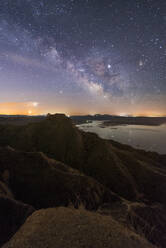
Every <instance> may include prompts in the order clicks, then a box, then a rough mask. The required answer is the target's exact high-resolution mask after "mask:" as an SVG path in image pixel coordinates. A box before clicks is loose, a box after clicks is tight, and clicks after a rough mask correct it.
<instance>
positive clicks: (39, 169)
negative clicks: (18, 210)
mask: <svg viewBox="0 0 166 248" xmlns="http://www.w3.org/2000/svg"><path fill="white" fill-rule="evenodd" d="M4 172H8V178H9V179H8V182H9V187H10V188H11V189H12V192H13V193H14V195H15V197H16V199H18V200H21V201H23V202H25V203H28V204H31V205H33V206H34V207H36V208H47V207H52V206H54V207H55V206H68V205H69V204H73V205H74V206H75V207H78V206H79V205H80V204H83V205H84V206H85V207H86V208H87V209H97V208H98V206H99V205H101V204H103V203H104V202H108V201H109V202H114V201H121V200H120V198H119V197H118V196H116V195H115V194H113V193H111V191H110V190H108V189H107V188H106V187H104V186H103V185H101V184H100V183H98V182H97V181H96V180H94V179H93V178H90V177H88V176H85V175H83V174H81V173H80V172H79V171H77V170H74V169H72V168H71V167H69V166H66V165H64V164H63V163H61V162H57V161H55V160H53V159H49V158H48V157H46V156H45V155H44V154H43V153H39V152H18V151H15V150H14V149H11V148H0V176H1V178H2V179H3V175H4Z"/></svg>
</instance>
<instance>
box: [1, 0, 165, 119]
mask: <svg viewBox="0 0 166 248" xmlns="http://www.w3.org/2000/svg"><path fill="white" fill-rule="evenodd" d="M48 112H50V113H54V112H65V113H66V114H70V115H71V114H95V113H109V114H118V115H119V114H120V115H122V114H133V115H148V116H160V115H166V1H164V0H157V1H156V0H135V1H133V0H126V1H124V0H59V1H58V0H14V1H13V0H0V114H29V115H33V114H45V113H48Z"/></svg>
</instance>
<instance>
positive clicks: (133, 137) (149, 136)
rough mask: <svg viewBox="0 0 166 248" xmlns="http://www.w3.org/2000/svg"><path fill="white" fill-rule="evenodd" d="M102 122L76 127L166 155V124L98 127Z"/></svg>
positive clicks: (105, 137)
mask: <svg viewBox="0 0 166 248" xmlns="http://www.w3.org/2000/svg"><path fill="white" fill-rule="evenodd" d="M101 124H102V121H93V122H92V123H87V124H81V125H78V128H80V129H82V130H84V131H86V132H93V133H96V134H98V135H99V136H100V137H101V138H104V139H112V140H115V141H118V142H121V143H124V144H128V145H131V146H133V147H136V148H140V149H145V150H148V151H156V152H158V153H161V154H166V124H164V125H161V126H141V125H124V126H122V125H119V126H109V127H104V128H102V127H100V125H101Z"/></svg>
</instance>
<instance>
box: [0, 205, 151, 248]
mask: <svg viewBox="0 0 166 248" xmlns="http://www.w3.org/2000/svg"><path fill="white" fill-rule="evenodd" d="M11 247H12V248H18V247H24V248H43V247H48V248H59V247H63V248H71V247H72V248H84V247H95V248H103V247H107V248H121V247H127V248H133V247H135V248H140V247H143V248H152V247H154V246H153V245H151V244H150V243H148V242H147V241H146V240H145V239H144V238H141V237H140V236H139V235H137V234H135V233H134V232H132V231H130V230H129V229H127V228H124V227H123V226H121V225H120V224H119V223H118V222H116V221H115V220H113V219H112V218H111V217H108V216H101V215H100V214H97V213H92V212H88V211H85V210H74V209H69V208H62V207H61V208H52V209H46V210H39V211H36V212H35V213H33V215H32V216H30V217H29V218H28V219H27V221H26V222H25V224H24V225H23V226H22V227H21V228H20V230H19V231H18V232H17V233H16V234H15V235H14V237H13V238H12V239H11V240H10V241H9V242H8V243H7V244H5V245H4V246H3V248H11Z"/></svg>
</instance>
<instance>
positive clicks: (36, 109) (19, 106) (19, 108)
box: [0, 101, 166, 117]
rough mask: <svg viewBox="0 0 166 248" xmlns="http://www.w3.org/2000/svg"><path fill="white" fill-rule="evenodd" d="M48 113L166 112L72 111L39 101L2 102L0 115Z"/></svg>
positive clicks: (156, 114)
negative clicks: (41, 103)
mask: <svg viewBox="0 0 166 248" xmlns="http://www.w3.org/2000/svg"><path fill="white" fill-rule="evenodd" d="M47 113H51V114H54V113H64V114H66V115H70V116H71V115H95V114H101V115H102V114H110V115H117V116H133V117H136V116H137V117H141V116H142V117H143V116H144V117H164V116H166V113H164V112H157V111H148V110H147V111H144V112H138V111H136V112H135V113H133V112H129V113H127V112H119V111H116V112H112V113H111V112H108V111H106V112H104V111H102V112H100V111H99V112H97V111H90V112H89V111H86V110H84V111H82V110H81V111H77V110H76V109H75V110H74V111H72V107H71V109H70V110H69V109H68V110H67V109H65V107H59V108H58V106H57V108H55V107H53V106H43V105H42V106H40V103H38V102H35V101H34V102H5V103H0V115H32V116H33V115H44V114H47Z"/></svg>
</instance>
